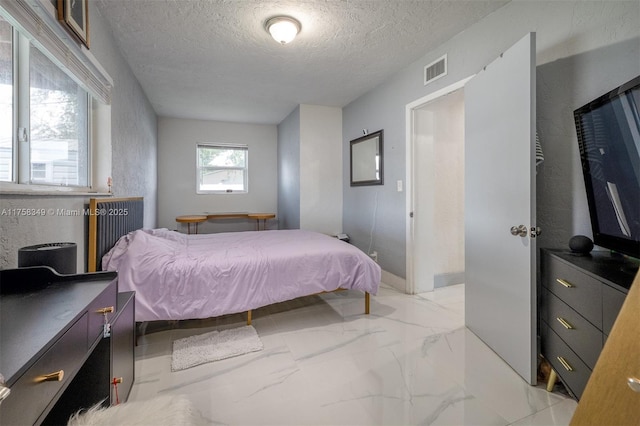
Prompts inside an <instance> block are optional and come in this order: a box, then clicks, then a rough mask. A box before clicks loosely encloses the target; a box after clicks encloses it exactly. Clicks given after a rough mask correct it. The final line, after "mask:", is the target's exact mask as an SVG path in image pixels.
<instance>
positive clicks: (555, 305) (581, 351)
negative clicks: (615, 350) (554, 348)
mask: <svg viewBox="0 0 640 426" xmlns="http://www.w3.org/2000/svg"><path fill="white" fill-rule="evenodd" d="M543 297H544V302H543V303H544V305H545V306H546V309H545V315H546V316H545V317H543V319H544V320H545V321H546V323H547V324H548V325H549V326H550V327H551V329H552V330H553V331H555V332H556V334H557V335H558V336H559V337H560V338H561V339H562V340H563V341H564V342H565V343H566V344H567V345H569V346H570V347H571V349H573V351H574V352H575V353H576V354H577V355H578V356H579V357H580V358H581V359H582V361H584V362H585V364H587V366H588V367H589V368H591V369H593V368H595V366H596V361H597V360H598V356H599V355H600V352H601V351H602V332H601V331H600V330H598V329H597V328H596V327H595V326H594V325H593V324H591V323H590V322H589V321H587V320H586V319H584V317H582V316H581V315H579V314H578V313H577V312H576V311H575V310H573V309H572V308H571V307H570V306H569V305H567V304H566V303H564V302H563V301H562V300H560V299H559V298H558V297H557V296H555V295H554V294H553V293H551V292H549V291H548V290H543Z"/></svg>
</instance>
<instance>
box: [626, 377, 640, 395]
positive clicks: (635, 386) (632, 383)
mask: <svg viewBox="0 0 640 426" xmlns="http://www.w3.org/2000/svg"><path fill="white" fill-rule="evenodd" d="M627 384H628V385H629V387H630V388H631V390H632V391H634V392H638V393H640V379H638V378H636V377H629V378H628V379H627Z"/></svg>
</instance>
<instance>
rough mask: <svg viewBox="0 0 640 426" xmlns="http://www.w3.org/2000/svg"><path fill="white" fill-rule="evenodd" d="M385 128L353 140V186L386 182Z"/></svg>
mask: <svg viewBox="0 0 640 426" xmlns="http://www.w3.org/2000/svg"><path fill="white" fill-rule="evenodd" d="M383 139H384V132H383V130H378V131H377V132H373V133H369V134H366V135H364V136H362V137H359V138H358V139H354V140H352V141H351V149H350V152H351V186H365V185H382V184H383V183H384V173H383V171H384V167H383V165H384V161H383V159H384V150H383Z"/></svg>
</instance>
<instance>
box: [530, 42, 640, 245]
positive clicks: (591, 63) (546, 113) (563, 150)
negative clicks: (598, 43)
mask: <svg viewBox="0 0 640 426" xmlns="http://www.w3.org/2000/svg"><path fill="white" fill-rule="evenodd" d="M638 75H640V40H639V39H631V40H627V41H624V42H620V43H615V44H612V45H610V46H606V47H602V48H599V49H594V50H592V51H589V52H585V53H581V54H579V55H575V56H570V57H568V58H563V59H559V60H557V61H553V62H550V63H547V64H544V65H540V66H538V67H537V72H536V78H537V90H536V91H537V94H536V95H537V98H538V99H539V100H542V101H544V102H543V103H542V104H541V103H540V102H539V104H538V111H537V114H538V135H539V137H540V143H541V144H542V147H543V153H544V156H545V162H544V163H543V164H542V166H541V167H540V168H539V169H538V175H537V213H538V226H540V227H541V228H542V230H543V233H542V234H541V235H540V238H539V239H538V246H539V247H561V248H567V247H568V242H569V239H570V238H571V237H572V236H573V235H576V234H582V235H587V236H588V237H592V236H593V234H592V232H591V225H590V222H589V208H588V206H587V200H586V195H585V194H586V193H585V187H584V178H583V175H582V166H581V164H580V153H579V151H578V140H577V136H576V129H575V126H574V121H573V111H574V110H575V109H577V108H579V107H581V106H583V105H585V104H587V103H588V102H590V101H592V100H593V99H595V98H597V97H598V96H600V95H603V94H605V93H607V92H608V91H609V90H612V89H614V88H616V87H617V86H619V85H620V84H622V83H625V82H627V81H629V80H631V79H632V78H633V77H636V76H638Z"/></svg>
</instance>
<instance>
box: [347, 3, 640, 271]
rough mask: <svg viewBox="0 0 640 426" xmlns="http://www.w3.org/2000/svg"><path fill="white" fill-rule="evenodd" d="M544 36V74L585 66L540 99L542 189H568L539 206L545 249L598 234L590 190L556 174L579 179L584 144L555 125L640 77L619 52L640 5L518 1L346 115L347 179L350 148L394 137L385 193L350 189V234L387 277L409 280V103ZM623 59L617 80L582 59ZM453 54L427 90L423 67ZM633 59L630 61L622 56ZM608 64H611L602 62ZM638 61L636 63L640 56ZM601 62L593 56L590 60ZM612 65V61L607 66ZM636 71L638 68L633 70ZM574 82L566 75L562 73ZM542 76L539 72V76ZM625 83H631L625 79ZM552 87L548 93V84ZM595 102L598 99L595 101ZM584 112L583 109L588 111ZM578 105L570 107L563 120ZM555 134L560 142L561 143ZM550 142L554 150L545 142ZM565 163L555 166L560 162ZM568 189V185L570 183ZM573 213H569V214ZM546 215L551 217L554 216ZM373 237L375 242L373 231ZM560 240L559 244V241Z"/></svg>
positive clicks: (540, 59)
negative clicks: (366, 137) (560, 208)
mask: <svg viewBox="0 0 640 426" xmlns="http://www.w3.org/2000/svg"><path fill="white" fill-rule="evenodd" d="M531 31H533V32H536V33H537V36H536V39H537V64H538V66H539V69H540V68H541V67H542V66H544V65H545V64H550V63H552V62H555V61H557V60H560V59H563V58H569V57H576V59H575V64H576V65H579V67H573V68H566V69H565V70H563V71H560V70H559V69H556V70H552V69H551V68H545V69H543V71H542V75H541V76H540V77H541V79H542V80H541V81H539V82H538V83H539V87H538V90H537V93H538V100H537V103H538V105H537V111H538V119H539V124H538V129H539V132H540V136H541V139H542V144H543V148H544V149H545V150H546V151H548V152H546V153H545V155H546V156H547V158H548V162H547V163H546V165H545V166H544V169H545V170H543V171H541V172H540V174H539V175H538V180H539V186H542V187H544V186H545V181H544V179H545V173H547V174H550V175H551V176H553V177H555V178H558V179H562V180H563V182H561V183H560V184H559V185H548V186H547V188H546V189H545V190H541V194H540V196H539V200H538V203H539V216H540V220H541V221H542V224H543V225H544V227H545V228H546V229H545V230H544V231H543V232H544V234H543V235H544V236H545V237H544V238H541V240H540V242H539V245H540V246H545V245H559V244H560V243H561V242H563V241H566V237H567V236H568V235H571V234H574V233H584V234H589V233H590V225H589V222H588V219H587V218H588V216H587V214H586V211H585V210H584V208H585V207H584V206H586V202H585V201H584V200H585V195H584V193H583V192H584V188H583V187H582V186H581V185H582V184H581V182H580V179H582V177H581V176H579V175H578V174H577V173H574V172H571V173H569V174H566V170H565V171H562V172H549V171H548V169H549V168H550V167H551V166H550V164H553V163H555V166H554V167H559V168H564V167H566V168H568V170H572V169H573V170H575V167H576V158H575V155H577V151H576V149H574V148H570V146H571V145H572V144H574V143H575V141H573V140H569V139H568V137H569V136H568V135H569V132H570V131H571V130H570V128H569V127H570V126H571V125H573V121H572V119H571V118H570V117H567V119H568V120H570V121H569V124H568V126H569V127H566V124H565V123H564V121H563V125H562V128H563V131H562V132H560V133H561V134H558V132H555V130H553V129H554V127H555V126H557V123H558V122H550V121H549V116H550V115H552V116H554V117H558V120H563V119H562V118H560V117H561V116H564V117H566V114H564V113H563V114H562V115H557V116H556V115H555V113H554V112H552V111H554V110H555V109H556V108H558V105H559V104H562V105H564V104H565V103H567V102H568V99H567V92H566V90H569V91H570V93H571V95H570V98H572V99H573V102H576V101H577V99H578V98H581V97H583V98H587V99H586V100H588V99H590V98H589V96H591V94H589V95H587V94H586V93H585V92H584V86H585V85H587V86H588V87H589V91H590V92H592V93H593V96H595V95H596V94H599V93H602V92H604V91H607V90H609V89H610V88H612V87H615V86H616V84H619V83H620V79H621V78H622V77H623V74H629V75H633V74H636V75H637V74H638V72H639V69H638V64H639V63H640V60H639V58H638V56H637V53H636V52H635V51H633V52H631V56H630V57H627V56H625V55H628V54H629V53H628V51H627V52H626V53H625V50H624V48H623V47H618V46H616V45H617V44H618V43H621V42H624V41H628V40H632V39H636V40H635V41H630V43H636V45H637V43H638V41H637V38H638V37H639V36H640V3H639V2H637V1H615V2H611V1H563V2H554V1H517V0H514V1H512V2H510V3H508V4H507V5H505V6H504V7H502V8H501V9H499V10H497V11H496V12H494V13H492V14H491V15H489V16H488V17H486V18H484V19H483V20H482V21H480V22H479V23H477V24H476V25H474V26H472V27H470V28H468V29H467V30H465V31H464V32H462V33H460V34H458V35H457V36H456V37H454V38H453V39H451V40H449V41H448V42H446V43H444V44H442V45H441V46H440V47H439V48H437V49H435V50H433V51H431V52H428V53H427V54H425V56H424V57H423V58H421V59H420V60H418V61H416V62H415V63H413V64H412V65H410V66H409V67H407V68H406V69H404V70H403V71H401V72H399V73H398V74H396V75H395V76H394V77H393V78H391V79H390V80H388V81H387V82H386V83H384V84H382V85H381V86H379V87H378V88H376V89H374V90H372V91H370V92H369V93H367V94H366V95H364V96H362V97H361V98H359V99H357V100H355V101H354V102H352V103H351V104H349V105H348V106H346V107H345V108H344V110H343V173H344V176H348V167H349V140H351V139H354V138H356V137H358V136H359V135H361V134H362V129H364V128H366V129H369V131H375V130H378V129H381V128H383V129H384V131H385V149H384V155H385V158H384V161H385V170H384V174H385V185H384V186H382V187H373V186H372V187H361V188H351V187H350V186H349V182H348V179H345V180H344V183H343V190H344V214H343V229H344V232H346V233H348V234H349V235H350V236H351V237H352V242H353V243H354V244H356V245H357V246H358V247H360V248H362V249H365V250H366V249H367V248H368V246H369V244H370V242H372V247H373V250H376V251H377V252H378V262H379V263H380V265H381V267H382V268H383V269H384V270H386V271H388V272H391V273H392V274H394V275H397V276H400V277H405V276H406V273H405V269H406V245H405V244H406V241H405V235H406V219H407V218H406V212H405V205H406V193H405V192H397V191H396V181H397V180H403V181H404V179H405V172H406V167H405V163H406V152H405V144H406V135H405V107H406V105H407V104H408V103H410V102H412V101H415V100H417V99H419V98H422V97H424V96H426V95H428V94H430V93H433V92H434V91H437V90H439V89H442V88H444V87H446V86H449V85H451V84H453V83H455V82H458V81H460V80H462V79H464V78H466V77H469V76H471V75H473V74H475V73H476V72H478V71H479V70H480V69H481V68H482V67H483V66H485V65H486V64H488V63H490V62H491V61H492V60H493V59H495V58H497V57H498V56H499V55H500V53H501V52H503V51H504V50H506V49H507V48H509V47H510V46H511V45H512V44H514V43H515V42H516V41H518V40H519V39H520V38H522V37H523V36H524V35H525V34H526V33H528V32H531ZM609 47H611V50H615V52H613V51H612V52H608V53H607V54H606V55H607V56H609V55H611V58H610V60H611V62H610V63H609V64H608V65H610V66H611V67H612V68H615V69H617V70H618V71H617V74H616V75H611V76H608V75H607V74H606V73H603V71H602V66H603V64H601V63H600V62H599V61H601V60H603V56H600V55H597V54H594V55H596V56H598V58H597V60H596V59H595V57H593V58H594V60H596V62H592V61H591V59H590V60H589V61H586V62H583V61H582V59H580V58H583V57H581V56H578V55H581V54H586V53H587V52H591V51H594V50H602V51H604V50H607V51H608V50H609ZM445 53H447V54H448V61H449V62H448V75H447V76H445V77H443V78H441V79H439V80H437V81H435V82H433V83H431V84H429V85H427V86H424V85H423V67H424V65H426V64H428V63H430V62H432V61H433V60H435V59H437V58H439V57H440V56H442V55H443V54H445ZM623 53H624V54H623ZM603 55H604V54H603ZM634 55H635V56H634ZM585 57H589V58H592V56H590V55H589V54H587V56H585ZM607 60H609V59H607ZM628 64H632V65H628ZM559 72H560V73H563V72H566V73H570V74H568V75H567V74H560V75H556V74H557V73H559ZM539 74H540V72H539ZM622 79H623V80H624V78H622ZM562 80H566V81H571V80H575V81H578V82H582V83H581V86H579V87H576V86H574V85H573V84H569V85H568V87H564V89H566V90H563V91H561V92H560V91H553V90H550V91H545V84H546V85H548V84H549V83H548V82H549V81H556V82H558V84H561V83H560V81H562ZM545 81H546V82H547V83H545ZM593 96H592V97H593ZM580 105H581V104H580ZM573 106H575V105H571V106H570V105H566V107H564V108H565V109H564V111H567V110H569V109H570V108H572V107H573ZM554 132H555V133H556V134H557V137H556V136H554ZM545 138H546V140H545ZM550 144H556V145H557V146H558V147H562V148H558V158H554V160H553V162H552V161H551V160H550V158H551V156H553V155H554V154H556V153H555V152H554V151H555V148H551V147H550ZM565 179H566V181H564V180H565ZM559 200H571V201H566V203H571V207H570V209H571V213H570V214H567V212H566V211H565V212H564V213H562V215H561V217H556V216H557V214H556V213H555V212H551V211H549V212H548V211H547V210H549V209H548V208H547V207H549V206H551V205H555V203H557V202H558V201H559ZM565 205H566V204H565ZM545 209H546V210H545ZM371 229H373V233H372V236H370V231H371ZM553 236H557V237H553Z"/></svg>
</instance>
